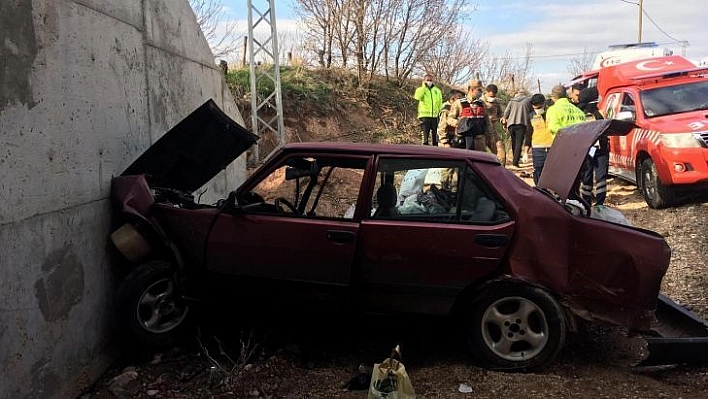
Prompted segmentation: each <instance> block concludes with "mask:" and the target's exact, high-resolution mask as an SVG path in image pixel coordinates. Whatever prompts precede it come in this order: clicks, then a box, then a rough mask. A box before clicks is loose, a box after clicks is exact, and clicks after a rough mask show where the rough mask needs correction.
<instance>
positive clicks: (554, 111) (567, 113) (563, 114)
mask: <svg viewBox="0 0 708 399" xmlns="http://www.w3.org/2000/svg"><path fill="white" fill-rule="evenodd" d="M551 100H553V105H551V106H550V107H548V110H546V126H547V127H548V131H549V132H551V134H552V135H553V136H555V135H556V134H557V133H558V131H559V130H561V129H562V128H564V127H566V126H570V125H574V124H576V123H581V122H585V112H583V111H581V110H580V108H578V107H576V106H575V105H573V104H571V102H570V101H568V93H567V92H566V89H565V86H563V85H557V86H555V87H553V89H552V90H551ZM579 188H580V175H579V176H578V178H576V181H575V183H574V184H573V187H572V189H571V195H572V196H574V197H576V198H578V197H580V195H579Z"/></svg>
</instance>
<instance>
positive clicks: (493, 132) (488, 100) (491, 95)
mask: <svg viewBox="0 0 708 399" xmlns="http://www.w3.org/2000/svg"><path fill="white" fill-rule="evenodd" d="M498 91H499V89H498V88H497V85H495V84H488V85H487V87H485V89H484V96H482V100H483V101H484V108H485V112H486V114H487V115H489V122H490V123H491V124H492V128H491V129H490V131H489V134H487V135H485V140H486V144H487V148H489V151H491V152H492V153H496V154H497V159H499V162H500V163H501V164H502V166H504V165H506V146H505V145H504V142H503V141H501V140H500V139H499V137H500V136H499V131H498V129H497V126H501V118H502V116H504V111H503V110H502V106H501V101H499V98H497V92H498Z"/></svg>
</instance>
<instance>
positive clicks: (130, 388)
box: [108, 370, 140, 398]
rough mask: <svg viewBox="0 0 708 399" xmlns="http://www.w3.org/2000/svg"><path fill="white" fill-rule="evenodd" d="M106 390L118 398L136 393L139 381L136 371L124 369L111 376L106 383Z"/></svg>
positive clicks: (138, 388)
mask: <svg viewBox="0 0 708 399" xmlns="http://www.w3.org/2000/svg"><path fill="white" fill-rule="evenodd" d="M108 390H109V391H111V393H112V394H113V395H115V396H117V397H119V398H124V397H131V396H135V395H137V393H138V391H139V390H140V382H139V381H138V373H137V371H135V370H128V371H124V372H122V373H121V374H119V375H117V376H115V377H113V379H112V380H111V382H109V383H108Z"/></svg>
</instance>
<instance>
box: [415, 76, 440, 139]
mask: <svg viewBox="0 0 708 399" xmlns="http://www.w3.org/2000/svg"><path fill="white" fill-rule="evenodd" d="M413 98H415V99H416V100H418V120H419V121H420V129H421V133H422V141H423V145H428V138H429V137H430V136H432V137H433V145H434V146H437V145H438V115H439V114H440V110H441V109H442V106H443V94H442V90H440V88H439V87H437V86H436V85H435V83H433V75H430V74H427V75H425V77H424V78H423V83H422V84H421V86H420V87H418V88H417V89H416V90H415V94H413Z"/></svg>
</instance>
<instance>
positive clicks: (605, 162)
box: [578, 87, 610, 206]
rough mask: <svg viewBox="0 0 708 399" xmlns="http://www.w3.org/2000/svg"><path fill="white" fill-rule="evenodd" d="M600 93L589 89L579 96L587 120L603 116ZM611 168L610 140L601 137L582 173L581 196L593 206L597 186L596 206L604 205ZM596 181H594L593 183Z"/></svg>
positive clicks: (589, 155) (579, 102)
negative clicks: (600, 109)
mask: <svg viewBox="0 0 708 399" xmlns="http://www.w3.org/2000/svg"><path fill="white" fill-rule="evenodd" d="M597 101H598V93H597V88H596V87H588V88H586V89H583V90H582V91H580V94H579V95H578V108H580V110H582V111H583V112H584V113H585V120H599V119H602V115H601V114H600V112H599V111H598V109H597ZM609 168H610V140H609V139H608V138H607V136H601V137H600V138H599V139H598V140H597V142H596V143H595V145H594V146H593V147H591V148H590V152H589V153H588V155H587V157H585V162H584V163H583V169H582V171H581V172H580V182H581V184H580V196H581V197H583V199H584V200H585V201H587V203H588V204H592V199H593V186H595V204H596V205H600V206H602V205H604V204H605V198H606V197H607V174H608V171H609ZM593 180H594V181H593Z"/></svg>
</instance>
